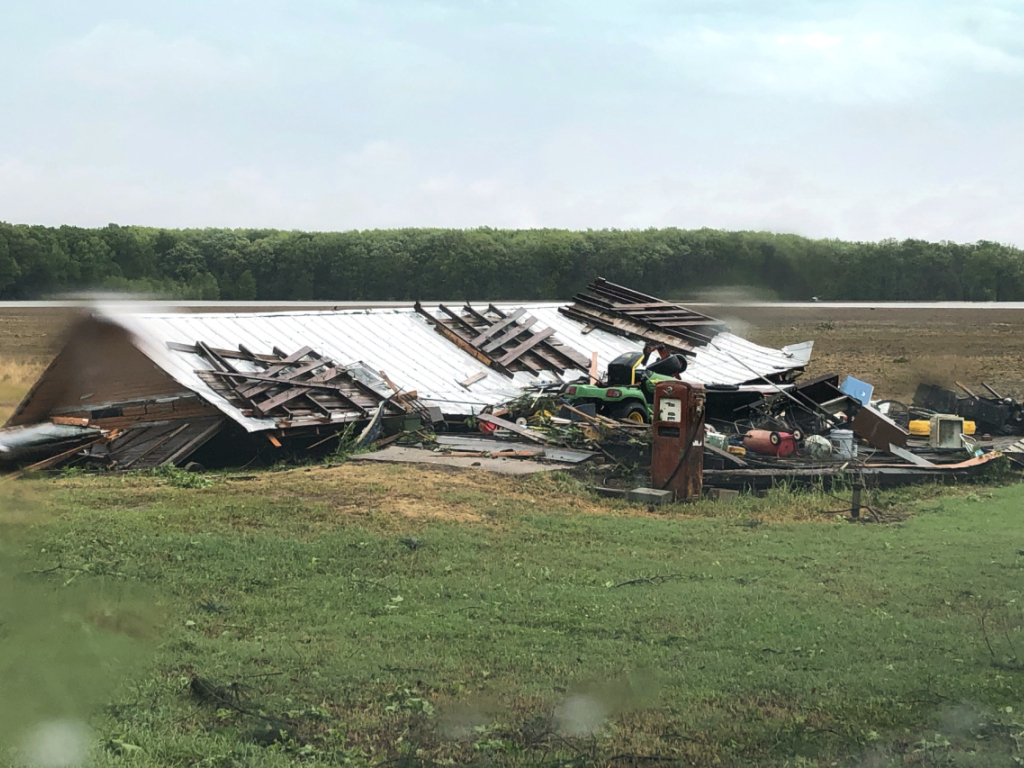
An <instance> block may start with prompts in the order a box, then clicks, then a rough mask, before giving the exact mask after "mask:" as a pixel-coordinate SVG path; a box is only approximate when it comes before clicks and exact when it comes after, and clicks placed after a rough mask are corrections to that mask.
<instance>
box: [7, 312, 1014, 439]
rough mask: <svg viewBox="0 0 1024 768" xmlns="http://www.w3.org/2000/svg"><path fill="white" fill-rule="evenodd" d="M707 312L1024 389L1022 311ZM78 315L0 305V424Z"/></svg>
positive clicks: (923, 377)
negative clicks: (3, 308)
mask: <svg viewBox="0 0 1024 768" xmlns="http://www.w3.org/2000/svg"><path fill="white" fill-rule="evenodd" d="M234 309H236V310H237V308H234ZM709 311H710V310H709ZM711 313H712V314H715V315H716V316H718V317H721V318H723V319H726V320H728V321H729V322H730V323H731V324H732V325H733V328H734V330H735V331H736V332H737V333H739V334H740V335H742V336H746V337H747V338H750V339H751V340H753V341H756V342H758V343H760V344H765V345H768V346H783V345H785V344H790V343H794V342H798V341H805V340H807V339H814V341H815V348H814V356H813V358H812V364H811V368H810V371H809V373H810V374H811V375H816V374H819V373H825V372H828V371H836V372H838V373H840V374H849V375H852V376H856V377H858V378H860V379H864V380H865V381H869V382H871V383H872V384H874V385H875V392H876V394H877V396H879V397H885V398H894V399H899V400H909V399H910V397H911V395H912V394H913V392H914V388H915V387H916V386H917V384H919V383H920V382H922V381H927V382H930V383H938V384H946V385H948V386H953V383H954V382H955V381H961V382H963V383H964V384H967V385H968V386H976V385H978V384H979V383H980V382H982V381H985V382H988V383H989V384H991V385H992V386H993V387H995V388H996V389H997V390H998V391H999V392H1000V393H1001V394H1002V393H1005V394H1010V395H1014V396H1016V397H1022V396H1024V311H1021V310H994V309H947V310H936V309H885V308H878V309H869V308H863V309H860V308H858V309H836V308H829V307H810V308H770V307H739V306H737V307H719V308H718V309H716V310H714V311H711ZM74 317H75V313H74V311H73V310H69V309H21V310H10V309H5V310H0V422H2V421H3V420H5V419H6V418H7V416H8V415H9V413H10V411H11V409H12V408H13V407H14V405H15V404H16V403H17V401H18V400H19V399H20V397H21V395H22V394H23V393H24V391H25V390H26V389H27V388H28V387H29V385H30V384H31V383H32V381H33V380H34V379H35V377H36V376H37V375H38V374H39V372H40V371H41V370H42V368H43V367H45V365H46V364H47V363H48V362H49V360H50V358H51V357H52V356H53V354H54V353H55V352H56V351H57V350H58V349H59V348H60V344H61V340H62V338H63V334H64V332H65V331H66V330H67V328H68V326H69V325H70V324H71V322H73V319H74Z"/></svg>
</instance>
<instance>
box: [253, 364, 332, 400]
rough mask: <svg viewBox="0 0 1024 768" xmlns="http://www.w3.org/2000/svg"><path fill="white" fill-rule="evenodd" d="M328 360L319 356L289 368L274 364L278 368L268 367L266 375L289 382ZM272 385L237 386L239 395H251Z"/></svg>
mask: <svg viewBox="0 0 1024 768" xmlns="http://www.w3.org/2000/svg"><path fill="white" fill-rule="evenodd" d="M329 362H330V361H329V360H323V359H322V358H321V359H317V360H314V361H313V362H311V363H305V364H304V365H301V366H300V367H298V368H291V369H289V366H284V367H283V368H280V367H279V366H275V367H274V368H279V370H278V371H277V372H276V373H275V371H274V369H273V368H272V369H268V370H267V375H268V376H274V377H275V378H276V379H277V380H278V381H280V382H282V383H287V382H291V381H292V380H293V379H296V378H297V377H299V376H303V375H304V374H307V373H309V372H310V371H315V370H316V369H317V368H323V367H324V365H325V364H328V363H329ZM272 386H273V384H267V383H264V384H256V385H255V386H251V387H247V388H245V389H241V388H238V394H239V395H241V396H242V397H252V396H253V395H258V394H259V393H261V392H265V391H267V390H268V389H270V388H271V387H272Z"/></svg>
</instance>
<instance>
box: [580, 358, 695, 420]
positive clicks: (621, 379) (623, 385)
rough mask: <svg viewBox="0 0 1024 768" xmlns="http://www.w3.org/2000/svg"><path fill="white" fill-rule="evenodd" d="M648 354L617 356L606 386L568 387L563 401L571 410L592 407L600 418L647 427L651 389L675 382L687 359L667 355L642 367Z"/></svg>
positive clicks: (613, 361)
mask: <svg viewBox="0 0 1024 768" xmlns="http://www.w3.org/2000/svg"><path fill="white" fill-rule="evenodd" d="M651 351H653V350H651V349H645V350H644V351H643V352H627V353H625V354H623V355H619V356H618V357H616V358H615V359H614V360H612V361H611V362H610V363H609V364H608V381H607V382H605V383H600V384H594V385H590V384H570V385H569V386H567V387H566V388H565V390H564V391H563V392H562V398H563V399H564V400H565V401H566V402H568V403H569V404H570V405H572V406H573V407H574V408H576V407H579V406H580V405H587V404H591V403H592V404H593V405H594V406H595V407H596V409H597V413H599V414H601V415H602V416H609V417H611V418H613V419H623V420H627V421H635V422H637V423H638V424H644V423H650V421H651V418H652V414H653V412H654V387H655V386H656V385H657V384H658V382H659V381H674V380H675V378H676V374H679V373H682V372H683V371H685V370H686V358H685V357H683V356H682V355H668V356H667V357H663V358H662V359H660V360H658V361H657V362H655V363H652V364H651V365H648V366H643V362H644V361H645V360H646V359H647V356H648V354H649V353H650V352H651ZM642 366H643V367H642Z"/></svg>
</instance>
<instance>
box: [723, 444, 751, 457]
mask: <svg viewBox="0 0 1024 768" xmlns="http://www.w3.org/2000/svg"><path fill="white" fill-rule="evenodd" d="M725 450H727V451H728V452H729V453H731V454H733V455H734V456H746V455H747V449H746V448H744V447H743V446H742V445H730V446H729V447H728V448H726V449H725Z"/></svg>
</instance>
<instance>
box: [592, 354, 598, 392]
mask: <svg viewBox="0 0 1024 768" xmlns="http://www.w3.org/2000/svg"><path fill="white" fill-rule="evenodd" d="M595 384H597V352H591V353H590V386H594V385H595Z"/></svg>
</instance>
